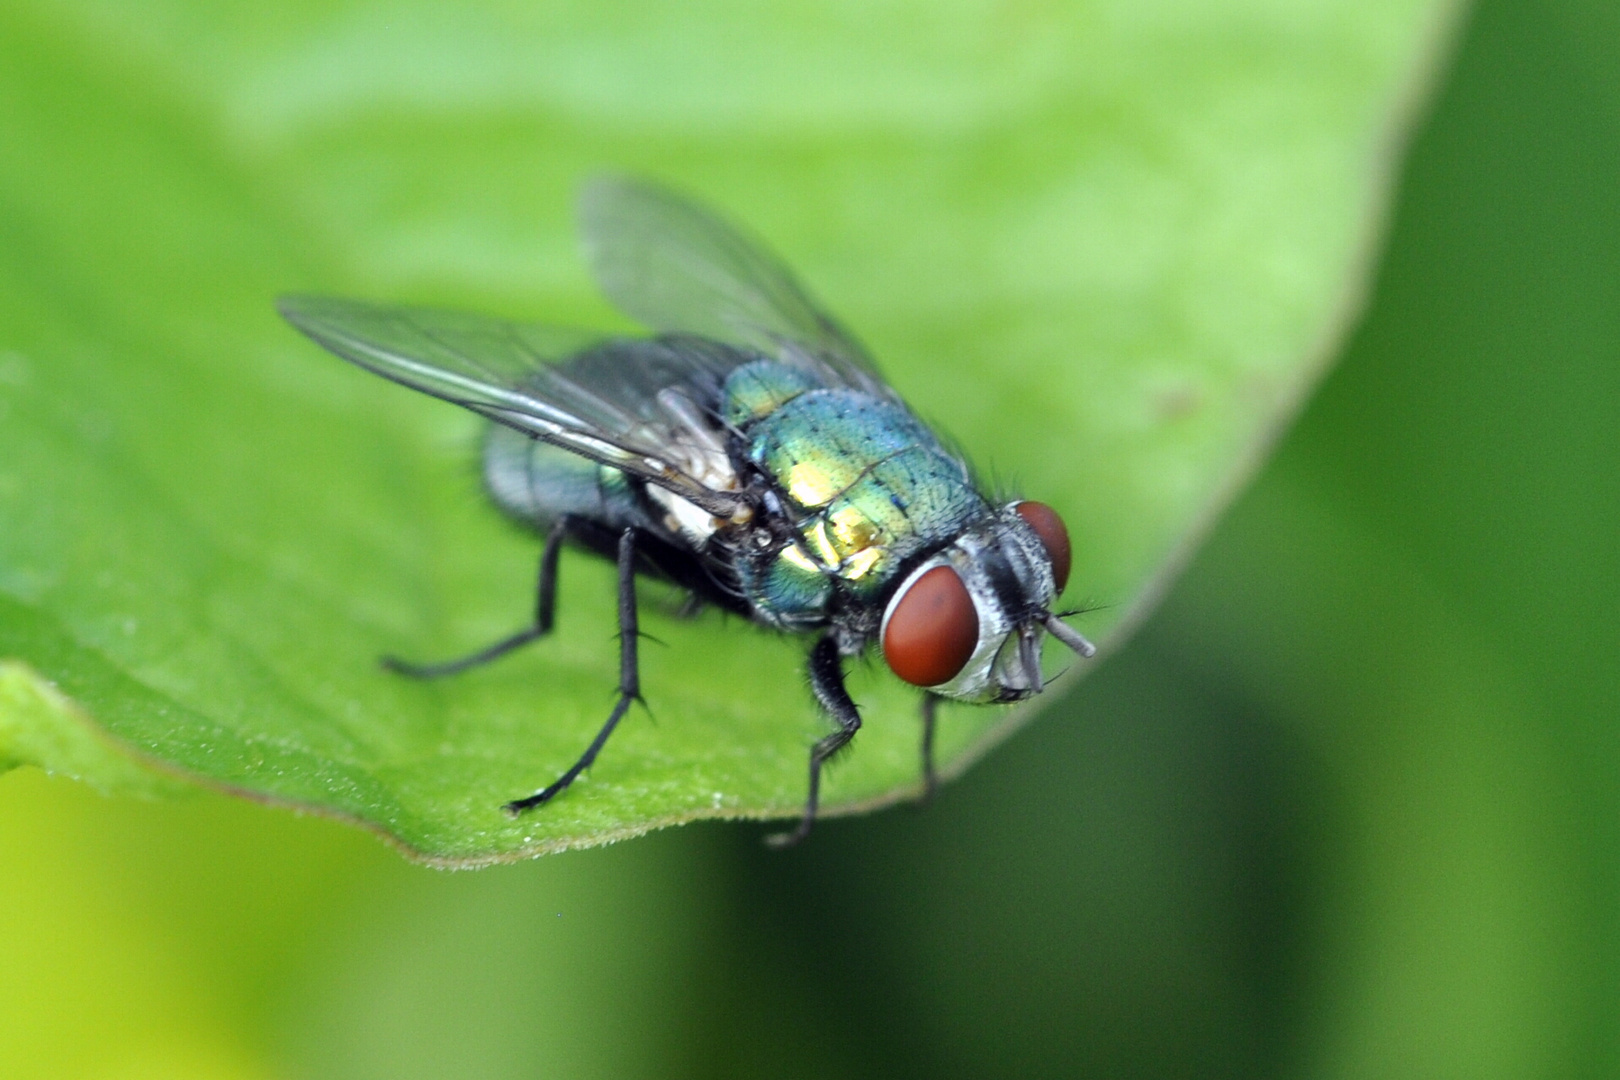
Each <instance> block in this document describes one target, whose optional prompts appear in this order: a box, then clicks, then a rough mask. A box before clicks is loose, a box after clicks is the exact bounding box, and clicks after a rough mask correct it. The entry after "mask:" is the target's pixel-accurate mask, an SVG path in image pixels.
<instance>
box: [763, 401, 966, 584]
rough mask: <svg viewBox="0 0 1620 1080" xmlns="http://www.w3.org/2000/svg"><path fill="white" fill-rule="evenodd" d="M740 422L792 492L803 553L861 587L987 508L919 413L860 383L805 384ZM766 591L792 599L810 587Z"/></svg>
mask: <svg viewBox="0 0 1620 1080" xmlns="http://www.w3.org/2000/svg"><path fill="white" fill-rule="evenodd" d="M742 430H743V432H744V436H745V439H746V443H745V445H746V453H747V456H748V458H749V459H750V460H751V461H752V462H753V463H754V464H755V465H756V466H758V467H759V468H760V469H761V470H762V471H764V472H765V473H766V474H767V475H768V476H769V477H771V479H772V480H773V481H774V482H775V483H776V485H777V487H778V488H779V489H780V490H781V491H782V492H784V493H786V494H787V496H788V497H789V506H788V511H789V514H790V516H791V517H792V518H793V519H794V522H795V525H796V526H797V528H798V531H799V535H800V536H801V538H802V543H801V549H802V551H803V553H804V555H806V556H808V557H809V559H810V560H811V561H812V562H813V563H815V564H817V565H818V566H820V567H821V569H822V572H823V573H824V575H825V576H827V577H829V578H831V579H832V580H833V581H835V582H836V583H838V584H839V585H840V586H841V587H842V588H843V589H845V590H847V591H850V592H852V593H855V594H857V595H871V594H873V593H876V592H878V591H880V590H881V589H882V588H883V586H884V585H885V584H887V583H888V582H889V580H890V579H891V578H892V577H893V575H894V573H895V572H896V570H897V569H898V568H899V566H900V565H901V564H902V563H903V562H904V561H905V560H906V559H908V558H910V557H911V556H913V555H915V554H918V553H919V552H923V551H926V550H929V549H932V548H936V547H939V546H942V545H944V544H946V543H948V542H950V540H951V539H952V538H953V537H955V536H957V535H958V534H960V533H961V532H962V531H963V530H964V529H965V528H967V527H969V526H970V525H971V524H973V523H974V522H976V521H978V520H980V519H981V518H982V517H983V516H984V515H985V514H987V513H988V512H989V507H988V505H987V504H986V503H985V501H984V499H983V498H982V497H980V495H979V494H978V492H976V491H975V490H974V489H973V486H972V483H971V479H970V477H969V475H968V471H967V468H966V466H965V465H964V464H963V463H962V462H961V461H960V460H958V459H957V458H956V457H954V456H953V455H951V454H950V453H949V452H947V451H946V450H945V448H944V447H942V446H941V445H940V444H939V441H938V439H936V438H935V436H934V435H933V433H932V432H931V431H929V430H928V428H927V427H925V426H924V425H923V424H922V422H921V421H919V420H918V419H917V418H916V417H914V416H912V415H911V413H910V412H908V411H907V410H906V409H905V408H904V407H902V406H900V405H898V404H894V403H892V402H888V401H884V400H882V399H879V398H876V397H873V396H871V395H869V394H865V393H862V392H860V391H856V390H849V389H832V390H811V391H806V392H803V393H800V394H798V395H796V396H794V397H792V398H791V399H790V400H788V401H786V402H785V403H784V404H782V405H781V406H780V407H778V408H776V409H774V410H773V411H771V412H769V413H767V414H765V415H762V416H760V417H758V418H757V419H755V420H754V421H753V422H752V423H748V424H745V425H742ZM794 569H798V568H794ZM773 576H774V575H773ZM762 599H763V600H764V601H765V602H766V603H767V604H771V605H774V604H775V603H776V602H779V601H781V602H786V603H787V604H788V605H789V606H791V605H792V604H793V601H794V600H800V599H802V594H800V595H796V596H789V595H785V594H784V595H778V596H773V595H766V596H764V597H763V598H762Z"/></svg>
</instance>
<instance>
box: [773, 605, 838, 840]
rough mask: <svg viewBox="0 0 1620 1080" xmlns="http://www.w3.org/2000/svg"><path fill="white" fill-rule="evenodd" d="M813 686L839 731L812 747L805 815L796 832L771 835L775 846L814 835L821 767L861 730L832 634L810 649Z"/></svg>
mask: <svg viewBox="0 0 1620 1080" xmlns="http://www.w3.org/2000/svg"><path fill="white" fill-rule="evenodd" d="M810 689H811V690H812V691H813V692H814V693H815V695H816V700H817V701H819V702H821V707H822V708H823V709H826V710H827V712H828V714H830V715H831V716H832V718H833V720H834V722H836V723H837V724H838V730H837V731H835V732H833V733H832V734H831V735H828V736H826V737H825V738H822V739H818V740H816V744H815V745H814V746H812V747H811V748H810V794H809V796H808V797H807V798H806V799H805V803H804V817H803V818H802V819H801V820H800V821H799V825H798V828H796V829H794V830H793V831H792V832H785V833H777V834H776V835H775V836H772V837H770V838H768V840H767V841H766V842H767V843H769V844H770V845H771V846H772V847H778V848H784V847H791V846H792V845H794V844H797V843H798V842H799V841H800V840H803V839H804V838H805V837H806V836H809V835H810V826H811V825H813V824H815V821H816V804H817V802H818V801H819V799H820V797H821V767H822V766H823V765H825V764H826V763H827V760H828V759H829V758H831V757H832V756H833V755H834V754H836V753H838V751H840V750H842V749H843V748H844V747H845V746H847V745H849V740H851V739H853V738H854V737H855V733H856V732H857V731H859V730H860V729H861V714H860V712H859V710H857V709H856V708H855V702H854V701H852V700H851V699H850V696H849V691H848V690H845V689H844V663H843V659H842V658H841V657H840V656H839V655H838V643H837V642H836V641H834V640H833V639H832V638H831V637H830V636H829V637H824V638H822V639H821V640H820V641H818V642H816V647H815V648H814V649H812V650H811V652H810Z"/></svg>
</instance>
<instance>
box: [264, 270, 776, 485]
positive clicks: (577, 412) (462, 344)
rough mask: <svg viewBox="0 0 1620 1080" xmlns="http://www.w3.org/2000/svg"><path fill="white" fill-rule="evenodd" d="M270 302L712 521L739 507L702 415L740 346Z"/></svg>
mask: <svg viewBox="0 0 1620 1080" xmlns="http://www.w3.org/2000/svg"><path fill="white" fill-rule="evenodd" d="M277 307H278V308H279V309H280V311H281V314H282V315H283V316H285V317H286V319H287V321H288V322H290V323H292V324H293V325H294V326H296V327H297V328H298V329H299V330H302V331H303V332H304V333H305V334H307V335H309V336H310V337H311V338H313V339H314V340H315V341H316V342H317V343H318V344H320V345H322V346H324V347H325V348H327V349H330V350H331V351H332V352H334V353H337V354H338V355H339V356H341V357H343V358H344V359H345V360H349V361H352V362H353V363H355V364H358V365H360V366H361V367H363V368H365V369H366V370H368V371H372V372H375V373H376V374H378V375H381V376H383V377H384V378H387V379H392V380H393V381H394V382H397V383H402V384H403V385H405V386H409V387H411V388H412V389H414V390H420V391H422V392H423V393H427V394H431V395H433V396H434V397H437V398H442V399H443V400H445V401H449V402H453V403H454V404H457V405H460V406H462V407H463V408H466V409H471V410H472V411H473V412H475V413H478V414H480V415H482V416H486V417H488V418H489V419H491V420H494V421H496V422H498V423H501V424H505V425H507V426H508V427H511V428H515V429H516V430H518V431H522V432H525V433H527V434H529V435H532V436H534V437H535V438H539V439H543V440H544V441H546V442H548V443H552V444H554V445H556V446H560V447H562V448H563V449H565V450H570V451H572V452H574V453H576V454H580V455H582V456H584V457H587V458H590V459H591V460H593V461H597V462H600V463H601V464H604V465H611V466H612V467H614V468H616V469H622V470H624V471H625V472H627V473H631V474H632V475H635V476H639V477H641V478H642V479H644V480H647V481H649V482H650V483H653V484H657V485H658V486H659V487H662V488H665V489H667V490H669V491H672V492H674V493H675V494H677V495H679V496H681V497H682V498H683V499H686V500H687V501H689V502H691V503H693V504H694V505H696V506H700V507H702V508H703V509H705V510H708V511H709V512H710V513H713V514H716V515H718V516H721V517H726V516H729V515H730V514H731V513H733V512H734V511H735V510H736V509H737V508H738V507H739V506H740V505H741V502H742V500H741V499H740V498H739V496H737V495H736V494H735V493H734V492H728V491H726V490H725V489H724V481H725V480H726V479H728V477H727V476H726V475H725V469H724V468H723V466H721V464H720V463H721V462H723V461H724V452H723V449H720V444H719V443H718V442H717V441H716V438H715V436H714V434H713V430H712V427H711V425H710V423H709V421H708V419H707V418H706V416H705V411H704V403H705V402H707V401H711V400H713V397H712V395H714V394H716V393H717V392H718V388H719V385H720V382H721V380H723V379H724V377H725V374H726V372H727V371H729V370H730V369H731V368H732V367H735V366H736V365H737V364H738V363H740V362H742V361H743V360H744V359H746V357H744V356H743V355H742V354H740V353H738V352H737V351H736V350H733V349H729V348H727V347H726V346H724V345H721V344H718V343H714V342H706V341H701V340H695V339H685V338H678V337H666V338H660V339H654V340H630V339H610V340H600V339H598V340H597V341H596V343H595V344H591V345H588V346H587V343H588V342H590V341H591V340H592V336H591V335H588V334H586V333H585V332H582V331H569V330H561V329H558V328H554V327H547V326H538V325H533V324H526V323H514V322H507V321H505V320H502V319H494V318H488V317H485V316H482V315H473V314H468V313H464V312H455V311H438V310H434V309H430V308H411V307H399V306H394V305H385V304H369V303H365V302H362V301H357V300H340V299H335V298H331V297H321V296H287V297H282V298H281V299H280V300H279V301H277ZM582 346H586V347H583V348H582ZM563 357H566V359H565V360H562V361H561V362H559V358H563ZM717 452H718V453H719V457H718V458H717V457H716V453H717ZM700 478H701V479H700Z"/></svg>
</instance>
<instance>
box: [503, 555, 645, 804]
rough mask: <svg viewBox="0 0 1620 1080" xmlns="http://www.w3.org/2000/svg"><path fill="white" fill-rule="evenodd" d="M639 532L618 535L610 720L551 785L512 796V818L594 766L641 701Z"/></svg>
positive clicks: (549, 798)
mask: <svg viewBox="0 0 1620 1080" xmlns="http://www.w3.org/2000/svg"><path fill="white" fill-rule="evenodd" d="M636 635H637V628H636V533H635V530H634V529H626V530H624V532H622V533H621V534H619V700H618V703H617V704H615V705H614V706H613V711H612V712H611V713H609V714H608V718H607V723H605V724H603V725H602V730H601V731H598V732H597V733H596V738H594V739H592V740H591V745H590V746H588V747H586V748H585V752H584V753H583V754H581V755H580V756H579V760H578V761H576V762H574V763H573V764H572V765H570V766H569V767H568V771H567V772H565V773H563V774H562V775H561V776H559V777H557V779H555V780H553V781H552V782H551V783H550V784H547V785H546V786H545V787H543V788H541V789H540V790H539V791H537V792H535V793H534V794H533V795H530V796H528V797H527V798H524V799H513V800H512V801H511V802H509V803H507V804H506V805H505V806H503V807H502V808H501V809H503V810H505V811H506V812H507V813H508V814H510V815H512V816H513V817H517V816H518V815H519V814H521V813H523V811H525V810H529V809H532V808H534V807H536V806H539V805H540V804H541V803H544V802H549V801H550V800H551V799H553V798H555V797H556V796H557V795H559V794H561V793H562V792H563V791H564V790H565V789H566V788H567V787H568V785H569V784H572V783H573V782H574V780H575V778H576V777H578V776H579V774H580V773H582V772H584V771H585V770H586V769H588V768H590V767H591V762H593V761H595V760H596V755H597V754H599V753H601V751H602V747H603V745H604V744H605V743H606V742H607V741H608V736H609V735H612V734H613V729H614V728H616V727H618V726H619V721H620V720H622V719H624V714H625V713H626V712H628V711H629V709H630V703H631V702H632V701H640V700H641V675H640V673H639V671H638V670H637V665H636Z"/></svg>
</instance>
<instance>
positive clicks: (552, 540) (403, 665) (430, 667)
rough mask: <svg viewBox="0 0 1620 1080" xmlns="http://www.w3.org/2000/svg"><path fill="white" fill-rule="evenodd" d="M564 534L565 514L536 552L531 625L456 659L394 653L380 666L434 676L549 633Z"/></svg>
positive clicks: (493, 657)
mask: <svg viewBox="0 0 1620 1080" xmlns="http://www.w3.org/2000/svg"><path fill="white" fill-rule="evenodd" d="M567 535H568V519H567V518H566V517H565V518H561V519H559V520H558V521H557V524H556V525H554V526H552V529H551V534H550V535H549V536H547V537H546V546H545V548H544V549H543V550H542V551H541V552H540V575H539V576H540V581H539V584H538V586H537V587H536V589H535V604H534V608H535V610H534V625H532V626H529V627H527V628H525V629H523V630H519V631H518V632H517V633H515V634H513V635H512V636H511V637H506V638H502V639H501V640H500V641H497V642H496V643H495V644H493V645H489V646H486V647H484V648H482V649H479V650H478V651H477V652H475V653H473V654H472V655H471V656H463V657H462V658H460V659H459V660H446V661H444V662H443V663H438V664H413V663H411V662H410V661H409V660H401V659H400V658H399V657H397V656H385V657H383V659H382V663H383V667H385V668H387V669H388V670H390V671H397V672H399V673H400V674H401V675H409V676H410V677H411V678H413V679H437V678H439V677H440V676H443V675H454V674H456V673H457V672H461V671H466V670H467V669H468V668H473V667H477V666H478V665H480V664H487V663H489V662H490V661H491V660H497V659H499V658H501V657H503V656H505V655H506V654H507V653H509V652H511V651H512V650H513V649H516V648H519V647H521V646H524V645H527V644H528V643H529V642H531V641H538V640H539V639H541V638H543V637H545V636H546V635H547V634H549V633H551V625H552V623H553V622H554V621H555V619H556V615H557V557H558V556H559V555H561V554H562V545H563V540H564V539H566V538H567Z"/></svg>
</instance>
